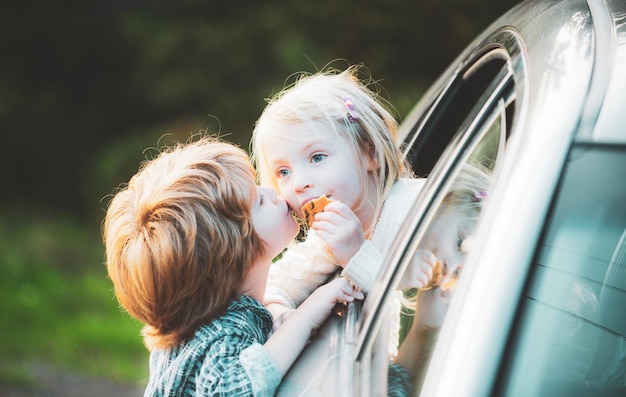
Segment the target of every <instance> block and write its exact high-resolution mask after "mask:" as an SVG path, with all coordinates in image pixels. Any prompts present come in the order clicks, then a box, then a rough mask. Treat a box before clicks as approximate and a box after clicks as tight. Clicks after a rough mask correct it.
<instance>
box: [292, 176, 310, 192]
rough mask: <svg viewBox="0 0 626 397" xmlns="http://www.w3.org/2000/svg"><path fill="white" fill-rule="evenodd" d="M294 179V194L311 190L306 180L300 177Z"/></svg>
mask: <svg viewBox="0 0 626 397" xmlns="http://www.w3.org/2000/svg"><path fill="white" fill-rule="evenodd" d="M295 179H296V180H295V182H294V190H295V191H296V193H302V192H304V191H305V190H308V189H310V188H311V183H310V181H309V180H308V178H306V177H304V176H301V177H299V178H295Z"/></svg>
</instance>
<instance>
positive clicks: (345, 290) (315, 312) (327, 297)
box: [264, 278, 364, 375]
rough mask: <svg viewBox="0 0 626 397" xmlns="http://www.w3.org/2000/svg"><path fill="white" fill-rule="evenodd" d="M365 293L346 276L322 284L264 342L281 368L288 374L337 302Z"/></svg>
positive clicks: (359, 297) (356, 297) (283, 372)
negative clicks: (353, 285)
mask: <svg viewBox="0 0 626 397" xmlns="http://www.w3.org/2000/svg"><path fill="white" fill-rule="evenodd" d="M363 297H364V296H363V293H362V292H360V291H357V290H354V289H353V288H352V284H351V283H350V282H349V281H348V280H346V279H345V278H338V279H335V280H333V281H331V282H330V283H328V284H326V285H323V286H321V287H319V288H318V289H317V290H315V292H313V293H312V294H311V296H310V297H309V298H307V299H306V300H305V301H304V302H303V303H302V305H300V307H299V308H298V309H297V310H295V311H294V312H293V314H291V315H290V316H289V317H288V318H287V319H286V320H285V322H284V323H283V324H282V326H281V327H280V328H278V329H277V330H276V332H274V333H273V334H272V335H271V336H270V338H269V339H268V340H267V342H266V343H265V345H264V346H265V348H266V349H267V351H268V352H269V354H270V356H272V358H273V359H274V362H275V363H276V366H277V368H278V369H279V371H280V372H281V373H282V374H283V375H285V374H286V373H287V370H289V368H290V367H291V365H292V364H293V363H294V361H295V360H296V358H297V357H298V355H299V354H300V352H301V351H302V349H304V347H305V346H306V344H307V342H308V341H309V338H310V336H311V333H312V332H313V331H314V330H316V329H317V328H319V327H320V326H321V325H322V324H323V323H324V320H326V318H327V317H328V316H329V314H330V313H331V311H332V309H333V307H335V305H336V304H337V302H340V301H343V302H352V301H353V300H354V299H363Z"/></svg>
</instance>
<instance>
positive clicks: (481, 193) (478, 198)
mask: <svg viewBox="0 0 626 397" xmlns="http://www.w3.org/2000/svg"><path fill="white" fill-rule="evenodd" d="M487 194H488V193H487V191H486V190H480V191H478V192H475V193H474V195H473V196H472V201H473V202H478V201H481V200H482V199H484V198H487Z"/></svg>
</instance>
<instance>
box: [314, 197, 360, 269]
mask: <svg viewBox="0 0 626 397" xmlns="http://www.w3.org/2000/svg"><path fill="white" fill-rule="evenodd" d="M312 227H313V229H315V231H316V233H317V235H318V236H319V237H320V238H321V239H322V240H324V241H325V242H326V244H327V245H328V248H329V249H330V251H331V252H332V254H333V256H334V257H335V260H337V263H338V264H339V265H340V266H341V267H345V266H346V265H347V264H348V262H349V261H350V259H351V258H352V257H353V256H354V254H356V253H357V251H358V250H359V248H361V245H363V242H365V235H364V234H363V226H362V225H361V221H359V218H357V216H356V215H355V214H354V212H352V210H351V209H350V207H348V206H347V205H345V204H343V203H341V202H340V201H333V202H331V203H329V204H328V205H326V208H324V212H320V213H318V214H315V222H313V225H312Z"/></svg>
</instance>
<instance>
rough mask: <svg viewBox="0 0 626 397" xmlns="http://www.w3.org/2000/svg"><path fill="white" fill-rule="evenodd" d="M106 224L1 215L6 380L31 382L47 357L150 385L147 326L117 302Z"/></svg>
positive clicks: (0, 350)
mask: <svg viewBox="0 0 626 397" xmlns="http://www.w3.org/2000/svg"><path fill="white" fill-rule="evenodd" d="M99 232H100V230H99V224H97V225H95V226H94V227H92V228H90V227H88V226H85V225H83V224H82V223H79V222H77V221H71V220H68V219H64V218H60V219H59V218H54V217H51V216H49V215H48V216H46V217H40V216H36V215H34V214H28V215H24V214H17V213H13V212H12V213H7V212H6V211H5V212H2V213H0V324H1V326H0V329H1V330H2V337H1V338H0V384H11V383H27V381H28V375H27V374H25V373H24V371H23V370H21V369H20V368H23V367H24V366H25V365H27V364H28V363H29V362H45V363H47V364H50V365H53V366H55V367H57V368H59V369H63V370H68V371H73V372H75V373H77V374H84V375H90V376H97V377H100V378H106V379H110V380H114V381H118V382H123V383H129V384H145V382H146V381H147V377H148V352H147V350H146V349H145V348H144V346H143V344H142V340H141V337H140V335H139V332H140V330H141V324H139V323H138V322H137V321H135V320H134V319H132V318H131V317H130V316H129V315H128V314H126V313H125V312H123V311H122V310H121V309H120V308H119V306H118V303H117V301H116V300H115V297H114V294H113V290H112V284H111V281H110V280H109V279H108V278H107V274H106V266H105V265H104V248H103V245H102V241H101V239H100V235H99Z"/></svg>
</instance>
